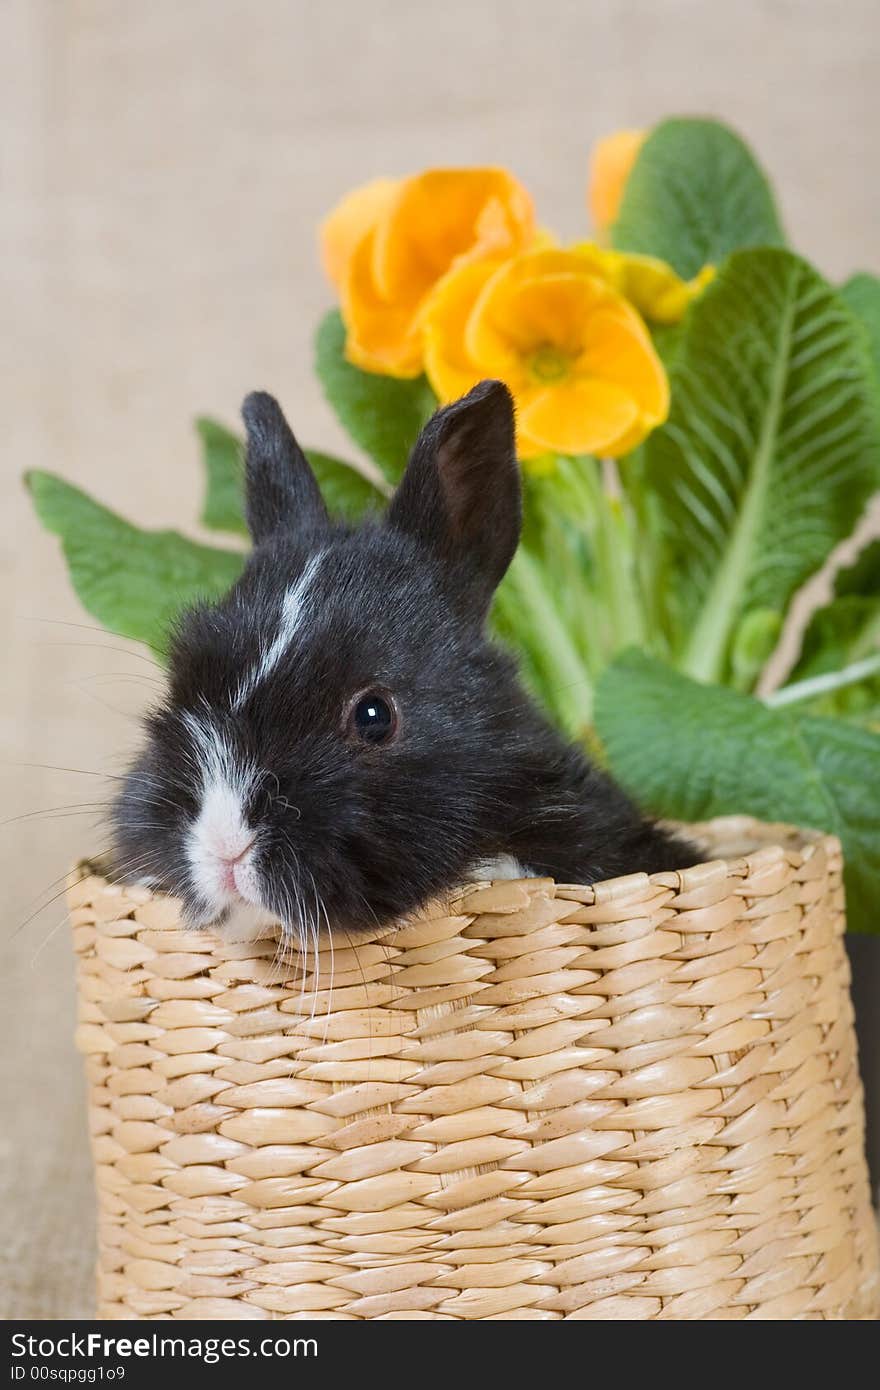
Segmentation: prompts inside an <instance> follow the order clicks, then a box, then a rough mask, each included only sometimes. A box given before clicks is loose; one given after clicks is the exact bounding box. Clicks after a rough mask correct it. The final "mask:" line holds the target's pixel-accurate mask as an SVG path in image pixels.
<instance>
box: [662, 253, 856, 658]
mask: <svg viewBox="0 0 880 1390" xmlns="http://www.w3.org/2000/svg"><path fill="white" fill-rule="evenodd" d="M671 376H672V402H673V404H672V411H671V414H670V418H669V420H668V422H667V424H666V425H665V426H664V427H663V428H662V429H660V430H657V431H655V433H654V434H653V435H651V436H650V438H649V439H648V441H647V444H646V446H645V458H646V473H645V476H646V481H647V484H648V487H649V489H650V490H651V492H652V493H653V494H654V495H655V497H656V498H657V500H658V504H659V511H660V514H661V516H662V523H663V527H664V531H665V539H666V557H667V558H666V564H667V565H668V569H665V570H664V573H665V574H666V577H667V580H668V590H667V592H668V593H669V610H668V611H669V614H670V618H669V624H670V628H671V637H672V642H673V651H674V654H675V658H676V664H677V665H680V666H681V667H682V668H683V669H684V670H685V671H687V672H688V673H689V674H691V675H694V676H697V677H699V678H700V679H703V680H720V679H723V678H724V677H725V676H726V675H727V673H728V662H729V649H730V643H731V639H732V636H733V634H734V632H735V630H736V627H737V624H738V623H739V621H740V619H741V617H742V616H743V615H744V614H745V613H746V612H748V611H750V610H752V609H760V608H763V609H773V610H775V611H777V612H780V613H784V612H785V609H786V606H787V604H788V602H789V600H790V598H791V596H792V594H793V593H794V592H795V590H796V589H797V588H799V586H800V585H801V584H802V583H803V582H804V581H805V580H806V579H807V578H808V577H809V576H810V575H811V574H813V573H814V571H815V570H817V569H818V568H819V567H820V566H821V565H822V563H823V562H824V560H825V559H826V557H827V555H828V553H829V552H830V550H831V549H832V547H833V546H834V545H836V544H837V542H838V541H840V540H842V539H843V538H844V537H845V536H847V535H848V534H849V532H850V531H851V529H852V527H853V525H854V523H855V522H856V520H857V519H858V517H859V515H860V513H861V511H862V509H863V507H864V505H865V502H866V501H867V499H868V497H869V496H870V494H871V492H872V491H873V490H874V488H875V487H876V486H877V484H878V481H880V404H878V395H877V389H876V386H875V383H874V380H873V374H872V368H871V363H870V360H869V355H868V350H867V345H866V342H865V339H864V335H863V334H862V333H860V332H859V331H858V327H857V325H856V324H855V323H854V321H853V318H852V315H851V314H850V312H849V310H848V309H847V308H846V306H845V305H843V304H842V303H841V301H840V300H839V298H838V297H837V296H836V295H835V293H834V291H833V290H831V289H830V288H829V286H828V285H826V283H825V282H824V281H823V280H822V278H821V276H819V275H818V274H817V273H816V271H814V270H813V269H811V267H810V266H808V265H807V264H806V263H805V262H804V261H802V260H800V259H799V258H798V257H797V256H794V255H793V254H792V253H791V252H789V251H784V250H781V249H772V248H766V249H762V250H755V251H740V252H737V253H736V254H735V255H734V256H732V257H731V258H730V260H729V261H728V262H727V264H726V265H725V266H723V267H722V268H721V270H720V272H719V274H718V276H717V277H716V279H715V280H714V281H713V283H712V284H711V285H710V286H709V287H708V289H707V290H706V291H705V292H704V294H703V296H702V297H701V298H700V299H699V300H698V301H697V302H696V303H695V304H694V305H693V306H692V308H691V311H690V314H689V315H688V320H687V323H686V324H685V328H684V337H683V341H682V344H681V347H680V350H679V352H678V354H677V356H676V358H675V362H674V364H673V367H672V373H671Z"/></svg>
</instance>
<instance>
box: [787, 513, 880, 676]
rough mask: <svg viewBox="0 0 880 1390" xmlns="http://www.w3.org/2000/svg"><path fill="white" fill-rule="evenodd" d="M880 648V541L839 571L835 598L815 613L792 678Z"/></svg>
mask: <svg viewBox="0 0 880 1390" xmlns="http://www.w3.org/2000/svg"><path fill="white" fill-rule="evenodd" d="M876 651H880V540H876V541H872V542H871V544H870V545H868V546H866V547H865V549H864V550H863V551H862V553H861V555H859V556H858V557H857V559H856V560H855V561H854V562H853V564H852V565H848V566H846V567H845V568H844V569H842V570H839V571H838V573H837V576H836V578H835V583H834V597H833V598H832V599H831V602H830V603H827V604H825V606H824V607H823V608H819V609H817V611H816V612H815V613H814V614H813V616H812V618H811V619H810V622H809V624H808V626H807V629H806V632H805V633H804V638H803V642H802V644H801V654H800V658H799V660H798V663H797V665H796V666H795V668H794V670H793V672H792V675H791V680H792V681H798V680H806V679H808V678H809V677H812V676H818V675H823V674H824V673H825V672H826V671H837V670H839V669H840V667H842V666H848V665H850V664H851V663H852V662H854V661H860V660H861V659H862V658H863V657H866V656H870V655H871V654H872V653H873V652H876Z"/></svg>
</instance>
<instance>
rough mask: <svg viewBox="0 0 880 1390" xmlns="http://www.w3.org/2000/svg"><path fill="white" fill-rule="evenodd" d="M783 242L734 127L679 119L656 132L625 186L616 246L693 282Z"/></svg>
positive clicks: (767, 194)
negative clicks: (734, 255) (738, 255)
mask: <svg viewBox="0 0 880 1390" xmlns="http://www.w3.org/2000/svg"><path fill="white" fill-rule="evenodd" d="M784 241H785V237H784V235H783V231H782V227H781V225H780V222H779V215H778V213H777V211H776V205H775V203H774V200H773V194H772V192H771V191H770V185H769V184H768V182H767V179H766V178H765V176H764V174H763V172H762V170H761V168H760V167H759V165H758V164H757V162H756V160H755V158H754V156H753V155H752V153H751V151H750V150H749V148H748V146H747V145H745V144H744V143H743V141H742V140H741V139H740V138H739V136H738V135H735V134H734V132H733V131H732V130H730V129H728V127H727V126H725V125H722V124H721V123H720V122H719V121H708V120H694V119H687V118H676V119H673V120H668V121H663V122H661V124H660V125H658V126H657V127H655V129H654V130H652V131H651V134H650V135H649V136H648V138H647V140H646V141H645V143H644V144H643V145H642V148H641V150H640V151H639V154H638V158H637V159H636V162H635V165H634V167H633V170H632V173H631V174H630V176H629V178H628V179H627V182H626V189H625V191H624V195H623V202H622V205H621V209H620V214H619V216H618V218H617V221H616V223H615V224H614V227H613V229H612V242H613V244H614V246H615V247H617V248H618V249H619V250H621V251H637V252H640V253H642V254H644V255H648V256H659V257H660V258H661V259H662V260H664V261H668V262H669V264H670V265H672V266H673V267H674V268H675V269H676V270H677V271H678V273H679V275H681V276H682V277H683V278H684V279H685V280H690V279H691V278H692V277H693V276H694V275H696V274H697V272H698V271H699V270H701V269H702V267H703V266H704V265H718V264H720V262H721V261H723V260H724V259H725V257H726V256H728V255H729V253H730V252H731V251H736V250H738V249H739V248H740V247H744V246H776V245H781V244H782V243H783V242H784Z"/></svg>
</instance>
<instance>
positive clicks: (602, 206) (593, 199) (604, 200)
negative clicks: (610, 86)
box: [587, 130, 647, 232]
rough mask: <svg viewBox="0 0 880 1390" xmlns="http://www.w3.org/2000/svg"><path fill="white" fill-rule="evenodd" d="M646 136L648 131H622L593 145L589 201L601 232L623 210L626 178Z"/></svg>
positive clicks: (593, 216) (588, 192)
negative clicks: (621, 207) (621, 203)
mask: <svg viewBox="0 0 880 1390" xmlns="http://www.w3.org/2000/svg"><path fill="white" fill-rule="evenodd" d="M646 135H647V131H644V130H618V131H616V132H615V134H614V135H606V136H605V138H604V139H603V140H597V141H596V143H595V145H594V146H593V151H592V154H591V156H590V180H589V186H588V189H587V203H588V205H589V209H590V216H591V217H592V219H593V225H594V226H595V227H597V228H598V230H599V231H600V232H605V231H607V230H608V228H609V227H610V226H611V224H612V222H614V220H615V219H616V217H617V214H618V212H619V211H620V202H621V199H622V198H623V190H624V188H625V187H626V181H627V179H628V178H629V176H630V171H631V169H632V167H633V165H634V164H635V162H636V155H637V154H638V152H639V150H640V149H641V148H642V144H643V143H644V140H645V136H646Z"/></svg>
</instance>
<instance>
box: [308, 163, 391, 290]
mask: <svg viewBox="0 0 880 1390" xmlns="http://www.w3.org/2000/svg"><path fill="white" fill-rule="evenodd" d="M399 187H400V180H399V179H374V180H373V182H372V183H365V184H362V185H361V187H360V188H356V189H354V191H353V192H352V193H349V194H347V196H346V197H345V198H343V199H342V201H341V202H340V203H337V204H336V207H335V208H334V209H333V211H332V212H331V213H329V214H328V216H327V217H325V218H324V221H323V222H322V223H321V227H320V231H319V233H318V239H319V242H320V247H321V261H322V263H323V266H324V270H325V271H326V274H327V278H328V279H329V280H331V281H332V282H333V284H334V285H335V286H336V288H337V289H341V287H342V284H343V282H344V280H345V277H346V274H347V272H348V267H349V265H350V264H351V258H352V256H353V255H354V252H355V248H356V247H357V244H358V242H359V241H360V240H361V239H362V237H364V236H365V235H366V233H367V232H369V231H370V230H371V228H373V227H374V226H375V225H376V223H377V222H378V221H379V218H380V217H381V216H382V215H383V213H385V212H386V211H387V209H388V207H389V206H390V204H391V200H392V199H393V197H394V195H395V194H396V192H397V190H398V188H399Z"/></svg>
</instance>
